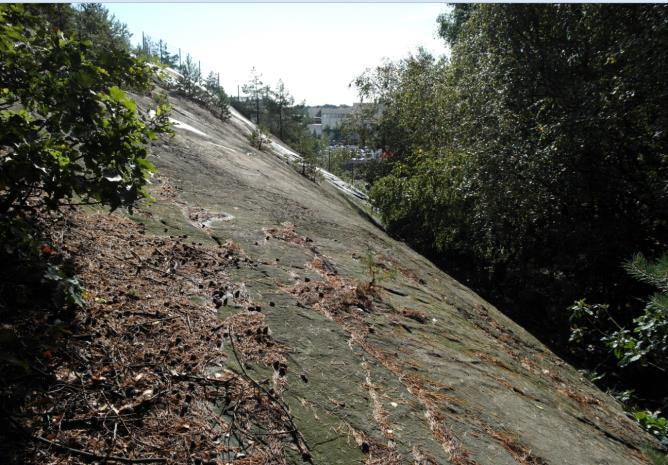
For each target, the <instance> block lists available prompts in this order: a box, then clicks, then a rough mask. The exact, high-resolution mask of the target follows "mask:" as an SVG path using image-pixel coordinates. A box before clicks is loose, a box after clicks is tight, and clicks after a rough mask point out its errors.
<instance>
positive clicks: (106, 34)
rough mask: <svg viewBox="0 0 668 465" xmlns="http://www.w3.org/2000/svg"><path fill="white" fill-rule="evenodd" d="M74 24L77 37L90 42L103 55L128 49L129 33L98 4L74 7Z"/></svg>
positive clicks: (84, 4)
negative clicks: (75, 12)
mask: <svg viewBox="0 0 668 465" xmlns="http://www.w3.org/2000/svg"><path fill="white" fill-rule="evenodd" d="M75 8H76V11H77V15H76V20H75V22H74V25H75V30H76V33H77V35H78V36H79V38H80V39H82V40H90V41H91V42H92V43H94V44H95V48H96V49H97V50H99V51H104V52H105V53H116V52H118V51H128V50H129V49H130V37H131V36H132V34H130V31H128V28H127V26H126V25H125V24H124V23H122V22H120V21H118V20H117V19H116V17H115V16H114V15H112V14H110V13H109V10H107V9H106V8H105V7H104V6H103V5H102V4H100V3H82V4H80V5H77V6H76V7H75Z"/></svg>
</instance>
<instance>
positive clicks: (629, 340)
mask: <svg viewBox="0 0 668 465" xmlns="http://www.w3.org/2000/svg"><path fill="white" fill-rule="evenodd" d="M624 268H625V269H626V270H627V271H628V272H629V273H630V274H631V275H632V276H633V277H635V278H636V279H638V280H640V281H643V282H645V283H646V284H649V285H650V286H652V287H654V288H656V289H658V291H659V292H656V293H655V294H654V295H652V296H651V297H650V299H649V300H647V302H646V303H645V307H644V309H643V311H642V313H641V314H640V316H638V317H636V318H633V319H632V321H631V323H630V324H629V325H628V326H630V329H629V327H628V326H622V325H620V324H619V323H618V322H617V320H616V319H615V318H614V317H613V315H612V314H611V312H610V306H609V305H606V304H587V303H586V302H585V301H584V300H579V301H578V302H576V303H575V304H574V305H572V306H571V307H570V311H571V321H572V326H571V342H573V343H576V344H578V345H580V346H582V345H586V347H587V350H588V352H590V353H597V352H598V353H601V352H602V353H605V352H609V353H611V354H612V355H613V356H614V358H615V360H616V362H617V365H618V368H621V369H628V368H631V367H634V368H636V373H638V370H639V369H640V370H643V371H646V372H649V374H650V376H649V378H650V379H651V377H652V376H656V375H657V374H658V375H659V376H662V375H663V376H665V373H666V372H667V371H668V305H667V304H668V254H666V255H664V256H662V257H661V258H660V259H658V260H656V261H650V260H648V259H646V258H645V257H644V256H642V255H641V254H637V255H636V256H635V257H633V259H632V260H630V261H628V262H627V263H626V264H625V266H624ZM598 358H599V359H600V358H601V357H598ZM611 371H613V372H614V369H611ZM640 373H642V371H640ZM624 402H625V403H626V404H627V405H629V406H635V405H638V403H639V401H638V400H637V399H634V398H633V397H630V396H627V398H626V399H624ZM665 402H666V399H663V405H661V407H662V408H663V409H666V408H668V407H667V406H666V405H665ZM634 416H635V418H636V420H638V422H639V423H640V424H641V425H642V426H643V428H645V429H646V430H647V431H648V432H650V433H652V434H653V435H655V436H656V437H658V438H659V439H662V440H666V441H668V420H666V418H664V417H663V416H661V410H657V411H655V412H652V411H648V410H637V411H635V412H634Z"/></svg>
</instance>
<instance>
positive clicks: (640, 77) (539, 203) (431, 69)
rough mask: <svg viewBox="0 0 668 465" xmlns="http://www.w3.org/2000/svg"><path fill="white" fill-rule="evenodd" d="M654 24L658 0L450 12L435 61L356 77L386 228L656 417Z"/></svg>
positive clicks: (658, 284)
mask: <svg viewBox="0 0 668 465" xmlns="http://www.w3.org/2000/svg"><path fill="white" fill-rule="evenodd" d="M667 21H668V9H667V8H666V7H665V5H633V6H630V5H627V6H617V5H473V4H472V5H456V6H455V7H454V9H453V10H452V12H451V13H448V14H445V15H443V16H441V17H440V18H439V24H440V34H441V37H442V38H443V39H444V40H446V41H447V42H448V43H449V45H450V47H451V56H450V58H449V59H445V58H436V57H432V56H430V55H429V54H427V53H426V52H424V51H419V52H417V53H416V54H414V55H412V56H410V57H407V58H406V59H404V60H401V61H399V62H396V63H388V64H385V65H382V66H379V67H377V68H376V69H373V70H369V71H368V72H366V73H364V74H363V75H361V76H360V77H359V78H358V79H357V80H356V85H357V87H358V89H359V91H360V93H361V94H362V95H363V96H364V97H366V100H367V101H373V102H375V104H376V105H377V106H379V107H381V108H382V110H383V111H382V115H381V116H380V117H377V118H375V119H371V120H370V121H367V124H370V125H372V127H373V132H372V134H373V137H374V138H375V143H376V144H377V145H379V146H381V147H383V148H384V149H385V150H387V151H388V152H391V153H392V154H393V156H392V157H391V158H390V159H389V160H388V161H386V162H383V163H381V164H380V169H377V170H376V171H375V172H374V173H371V175H372V178H371V179H370V181H372V182H373V183H374V184H373V187H372V190H371V198H372V200H373V202H374V205H375V206H376V207H377V208H378V210H379V212H380V215H381V217H382V219H383V221H384V223H385V224H386V225H387V228H388V231H389V232H390V233H391V234H392V235H394V236H395V237H399V238H403V239H405V240H406V241H407V242H408V243H409V244H411V245H412V246H413V247H415V248H416V250H418V251H420V252H422V253H424V254H425V255H426V256H427V257H429V258H430V259H432V260H434V261H435V262H436V263H438V264H439V266H441V267H442V268H443V269H444V270H446V271H448V272H450V273H452V274H453V275H454V276H456V277H457V278H459V279H461V280H463V281H464V282H466V283H467V284H468V285H470V286H471V287H473V288H474V289H476V290H478V291H479V292H481V293H482V294H483V295H484V296H485V297H486V298H488V299H489V300H491V301H492V302H494V303H495V304H496V305H498V306H499V307H500V308H501V309H503V310H504V311H505V312H506V313H507V314H508V315H510V316H512V317H513V318H514V319H515V320H516V321H519V322H521V323H522V324H523V325H525V326H526V327H527V328H529V329H530V330H531V331H532V333H534V334H535V335H537V336H538V337H539V338H541V339H542V340H544V341H546V342H547V343H548V344H550V346H551V347H552V348H554V349H555V350H557V351H558V352H559V353H560V354H562V355H564V356H566V357H568V358H569V359H570V360H572V361H573V362H575V363H577V364H578V365H579V366H581V367H583V368H588V369H589V370H591V377H592V378H593V379H597V380H598V382H599V383H601V385H603V386H606V387H607V388H612V389H615V390H616V391H617V392H618V393H619V394H620V396H621V397H623V398H625V399H626V401H628V402H629V406H630V407H631V408H632V409H640V410H642V409H649V410H651V411H652V412H654V411H656V410H657V409H658V410H659V411H663V413H664V414H665V413H666V406H667V405H668V403H667V399H666V394H667V393H666V390H665V387H664V386H662V385H661V383H657V382H656V380H657V379H661V378H664V377H665V376H666V372H667V371H668V357H667V354H668V351H667V348H668V345H667V342H666V341H667V340H668V339H667V338H668V333H667V332H666V327H667V326H666V321H668V307H667V306H666V282H667V275H666V268H665V261H666V259H665V255H664V254H665V253H666V245H667V244H666V239H667V238H668V158H667V153H668V138H667V137H668V133H666V130H665V128H666V123H667V121H668V100H667V99H668V74H667V73H668V68H666V66H665V63H666V60H667V59H668V56H667V55H666V53H668V52H667V50H668V48H667V46H668V42H667V40H668V27H667V26H666V24H667ZM636 254H640V255H639V258H638V259H634V260H633V261H632V262H631V260H632V259H633V257H634V256H635V255H636ZM661 257H664V258H661ZM655 262H657V263H658V265H656V264H655ZM627 263H628V265H627V266H624V265H625V264H627ZM661 263H663V265H660V264H661ZM639 264H641V265H642V266H638V265H639ZM627 269H631V270H632V273H631V274H629V273H628V272H627ZM650 274H653V276H654V278H650V277H649V275H650ZM638 276H640V278H641V279H640V280H638V279H636V278H637V277H638ZM648 284H649V285H648ZM654 292H656V295H655V296H654V297H653V298H651V302H652V303H651V304H650V305H649V306H647V307H646V306H645V305H644V303H643V302H642V301H644V300H648V297H647V296H648V295H650V294H652V293H654ZM583 299H584V300H583ZM576 301H577V302H578V303H577V304H575V305H574V302H576ZM592 305H593V307H592ZM573 330H574V331H573ZM569 339H570V341H569ZM654 415H656V413H655V414H654ZM660 421H663V422H664V423H663V425H664V426H663V434H665V433H666V431H667V430H666V429H665V424H666V423H665V420H660ZM657 426H659V424H658V423H657Z"/></svg>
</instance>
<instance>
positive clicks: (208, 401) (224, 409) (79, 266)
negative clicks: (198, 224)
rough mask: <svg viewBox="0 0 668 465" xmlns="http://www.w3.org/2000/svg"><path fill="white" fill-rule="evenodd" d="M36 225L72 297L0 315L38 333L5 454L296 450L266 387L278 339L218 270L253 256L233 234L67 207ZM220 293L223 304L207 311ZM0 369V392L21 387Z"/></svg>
mask: <svg viewBox="0 0 668 465" xmlns="http://www.w3.org/2000/svg"><path fill="white" fill-rule="evenodd" d="M49 226H50V227H49V231H50V232H51V237H50V238H49V239H50V240H47V241H45V243H49V244H50V255H53V257H51V259H58V258H59V257H57V255H59V254H60V255H63V256H64V258H68V259H70V260H71V261H72V263H73V264H74V267H75V271H76V274H77V276H78V277H79V279H80V280H81V281H82V283H83V285H84V286H85V288H86V295H85V297H86V305H85V307H84V308H81V309H78V310H77V311H76V313H75V314H74V315H71V316H69V318H67V319H65V320H62V319H59V318H53V319H52V317H53V315H51V314H49V313H37V312H36V313H34V314H32V315H30V317H29V318H28V317H27V315H25V316H26V317H24V318H22V317H19V318H16V319H15V320H14V322H13V323H12V324H5V325H4V326H3V330H4V331H5V332H10V333H11V334H13V335H14V336H15V337H16V338H20V339H21V340H26V341H27V340H40V339H41V343H40V348H39V352H40V353H39V355H38V359H36V360H35V361H34V362H32V363H34V364H35V366H29V367H27V371H30V370H36V371H38V373H41V374H43V375H44V376H43V379H41V380H40V381H41V382H40V384H41V389H34V390H32V391H30V392H28V393H27V395H26V397H25V398H24V399H23V402H22V403H21V404H20V405H19V408H17V409H16V410H15V411H14V412H12V415H11V421H12V423H14V426H15V431H14V434H20V433H24V434H25V438H24V439H25V440H26V441H29V442H30V444H29V446H28V447H26V448H25V449H24V450H21V449H20V448H18V449H17V450H13V451H12V450H11V447H8V446H10V444H9V443H7V442H5V445H4V447H6V448H8V449H9V450H8V451H7V452H5V453H4V454H3V455H5V457H6V458H7V459H8V460H9V458H10V457H11V458H12V460H13V461H14V462H15V463H40V464H50V463H54V464H55V463H81V462H87V461H99V462H104V463H115V462H118V463H175V464H176V463H178V464H184V463H207V464H219V463H220V464H222V463H227V462H228V461H230V460H234V462H235V463H243V464H256V463H257V464H260V463H276V464H281V463H285V459H284V449H286V448H293V449H295V450H297V451H299V452H300V453H302V454H303V456H304V457H305V458H308V449H307V448H306V447H305V445H304V442H303V439H302V438H301V437H300V434H299V432H298V431H297V430H296V428H295V426H294V424H293V423H292V418H291V415H290V413H289V410H288V409H287V408H286V406H285V404H284V403H283V402H282V400H281V399H280V392H281V385H282V382H283V381H282V376H281V374H280V373H281V372H282V371H284V368H283V367H284V366H285V355H284V354H285V351H286V348H285V347H283V346H282V345H281V344H278V343H276V342H275V341H273V340H272V338H271V335H270V333H269V331H268V327H267V326H266V324H265V323H264V316H263V315H262V314H261V313H257V312H254V311H253V310H254V308H255V307H254V305H253V302H252V301H251V299H249V297H248V295H247V293H246V292H245V291H244V286H243V283H234V282H232V281H231V280H230V278H229V276H228V274H227V272H226V270H227V269H229V268H231V267H232V268H236V267H253V266H254V264H253V262H252V261H251V260H250V259H249V258H248V257H246V256H245V255H244V254H243V252H242V251H241V250H240V248H239V247H238V246H237V245H235V244H233V243H228V244H226V245H224V246H215V247H214V246H211V245H203V244H201V243H195V242H192V241H189V240H188V238H187V236H185V235H183V236H179V237H174V236H172V237H157V236H153V235H150V234H147V233H146V231H145V228H144V227H143V226H141V225H138V224H136V223H134V222H132V221H130V220H128V219H126V218H123V217H120V216H117V215H103V214H97V215H89V214H86V213H82V212H75V213H68V214H65V215H61V216H60V218H58V219H56V220H55V221H53V222H51V224H50V225H49ZM223 305H226V306H231V307H234V308H235V309H236V313H235V314H234V315H233V316H230V317H228V318H226V319H225V320H223V321H221V320H220V319H219V318H218V313H217V308H220V307H221V306H223ZM63 318H64V317H63ZM225 347H228V348H231V349H232V353H233V356H234V358H235V360H234V362H236V369H235V367H234V366H233V365H231V364H230V360H228V357H229V356H228V355H226V353H225V351H224V348H225ZM248 360H250V361H255V362H259V363H262V364H264V365H265V366H267V367H274V366H275V367H276V369H275V376H274V377H273V379H270V380H255V379H253V378H252V377H251V376H250V375H248V373H247V371H246V369H245V368H244V363H246V361H248ZM3 368H5V370H3V372H4V373H7V370H6V368H7V367H3ZM19 371H20V370H19ZM14 374H15V377H13V378H9V379H6V380H5V381H10V383H8V384H7V385H5V386H3V392H2V394H3V396H4V397H6V398H12V397H15V396H16V395H17V394H20V393H22V390H23V391H25V388H26V386H25V385H24V384H23V383H22V382H21V381H22V378H21V376H20V375H21V373H20V372H17V371H16V370H15V373H14ZM12 381H13V382H12ZM31 381H32V382H33V383H34V380H31Z"/></svg>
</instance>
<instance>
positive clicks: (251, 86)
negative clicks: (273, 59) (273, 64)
mask: <svg viewBox="0 0 668 465" xmlns="http://www.w3.org/2000/svg"><path fill="white" fill-rule="evenodd" d="M261 78H262V75H261V74H258V72H257V71H256V70H255V67H253V69H252V70H251V78H250V81H248V82H247V83H246V84H244V85H243V86H242V87H241V90H243V91H244V94H246V95H248V96H249V97H250V98H251V99H252V100H253V101H254V102H255V124H257V125H259V124H260V101H261V100H262V99H263V98H264V97H265V96H266V95H267V93H268V90H269V89H268V87H267V86H266V85H265V84H264V82H262V79H261Z"/></svg>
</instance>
